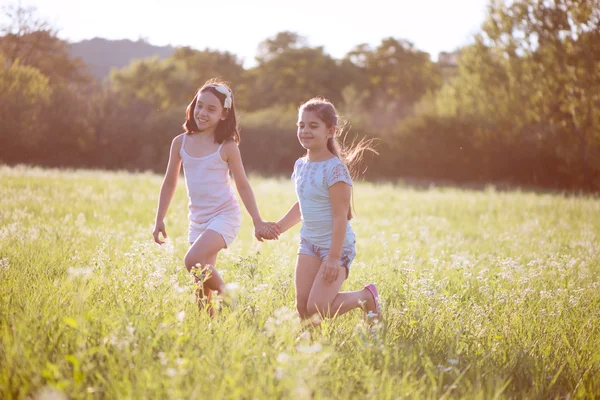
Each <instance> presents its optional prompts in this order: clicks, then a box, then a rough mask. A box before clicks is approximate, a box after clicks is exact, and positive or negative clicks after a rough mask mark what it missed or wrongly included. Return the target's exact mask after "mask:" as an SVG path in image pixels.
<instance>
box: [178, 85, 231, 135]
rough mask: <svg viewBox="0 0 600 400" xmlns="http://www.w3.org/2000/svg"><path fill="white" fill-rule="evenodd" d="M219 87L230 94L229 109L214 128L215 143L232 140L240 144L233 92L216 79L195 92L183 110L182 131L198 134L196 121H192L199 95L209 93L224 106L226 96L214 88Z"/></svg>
mask: <svg viewBox="0 0 600 400" xmlns="http://www.w3.org/2000/svg"><path fill="white" fill-rule="evenodd" d="M219 85H222V86H225V87H226V88H227V89H229V91H230V92H231V108H230V109H225V112H226V113H227V116H226V117H225V119H224V120H221V121H219V123H218V124H217V127H216V128H215V143H219V144H221V143H223V142H225V141H227V140H233V141H234V142H236V143H237V144H240V130H239V128H238V123H237V118H236V115H235V101H234V98H233V91H232V90H231V87H230V86H229V84H228V83H227V82H224V81H222V80H220V79H217V78H213V79H209V80H208V81H206V83H205V84H204V85H203V86H202V87H201V88H200V89H198V90H197V91H196V94H195V95H194V98H193V99H192V102H191V103H190V104H189V105H188V106H187V108H186V110H185V122H184V124H183V129H185V132H186V133H187V134H191V133H196V132H199V131H198V125H196V120H195V119H194V109H195V108H196V100H197V99H198V96H200V93H203V92H211V93H212V94H214V95H215V96H217V98H218V99H219V100H220V101H221V105H224V102H225V99H226V98H227V96H225V95H224V94H223V93H221V92H219V91H218V90H217V89H216V86H219Z"/></svg>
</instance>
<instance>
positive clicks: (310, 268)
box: [296, 254, 321, 319]
mask: <svg viewBox="0 0 600 400" xmlns="http://www.w3.org/2000/svg"><path fill="white" fill-rule="evenodd" d="M320 266H321V260H320V259H318V258H317V257H313V256H309V255H306V254H298V259H297V261H296V309H297V310H298V315H300V318H302V319H306V318H308V317H309V316H310V314H308V310H307V307H308V296H309V295H310V290H311V289H312V286H313V283H314V281H315V277H316V276H317V273H318V272H319V267H320Z"/></svg>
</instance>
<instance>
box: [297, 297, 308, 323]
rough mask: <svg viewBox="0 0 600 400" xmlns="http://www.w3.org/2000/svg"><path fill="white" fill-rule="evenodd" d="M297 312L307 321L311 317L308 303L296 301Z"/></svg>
mask: <svg viewBox="0 0 600 400" xmlns="http://www.w3.org/2000/svg"><path fill="white" fill-rule="evenodd" d="M296 310H297V311H298V315H299V316H300V318H302V319H306V318H308V317H310V315H309V314H308V307H307V302H306V301H298V300H296Z"/></svg>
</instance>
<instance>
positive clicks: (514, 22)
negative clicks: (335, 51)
mask: <svg viewBox="0 0 600 400" xmlns="http://www.w3.org/2000/svg"><path fill="white" fill-rule="evenodd" d="M4 12H5V15H6V17H7V18H6V20H7V21H8V22H7V23H5V24H4V25H3V26H2V27H1V29H2V32H1V34H2V36H1V37H0V121H1V124H0V143H2V145H1V146H0V162H3V163H8V164H15V163H29V164H39V165H45V166H59V167H86V168H106V169H130V170H153V171H163V170H164V168H165V166H166V161H167V156H168V148H169V143H170V141H171V140H172V138H173V137H174V136H175V135H177V134H179V133H180V132H181V131H182V129H181V124H182V123H183V120H184V116H185V107H186V105H187V104H188V103H189V102H190V101H191V99H192V97H193V95H194V92H195V90H196V89H197V88H198V87H199V86H200V85H202V83H203V82H204V81H206V80H207V79H209V78H211V77H215V76H220V77H222V78H224V79H226V80H228V81H230V82H231V84H232V87H233V90H234V96H235V101H236V107H237V108H238V109H239V110H240V124H241V128H242V132H241V136H242V143H241V146H240V149H241V151H242V155H243V158H244V162H245V165H246V167H247V169H249V170H251V171H257V172H260V173H269V174H288V173H289V171H290V169H291V166H292V165H293V162H294V160H295V159H296V158H297V157H298V156H300V155H301V154H302V153H303V151H302V148H301V147H300V146H299V144H298V143H297V140H296V138H295V120H296V109H297V107H298V105H299V104H301V103H302V102H304V101H306V100H307V99H309V98H311V97H314V96H323V97H326V98H328V99H330V100H331V101H333V102H334V104H336V106H337V107H338V109H339V110H340V111H341V113H342V115H343V116H345V117H346V118H347V119H348V121H349V130H348V134H347V138H346V139H347V140H348V141H350V142H351V141H352V140H353V139H355V138H357V137H362V136H364V135H368V136H370V137H375V138H377V139H378V151H379V155H378V156H369V157H368V158H367V166H368V169H367V171H366V177H367V178H368V179H392V180H393V179H400V178H416V179H421V180H426V181H430V180H435V181H438V180H442V181H451V182H456V183H487V182H493V183H497V182H502V183H507V184H511V185H526V186H538V187H547V188H560V189H568V190H598V189H599V188H600V3H598V2H597V1H596V0H577V1H575V0H555V1H553V2H546V1H541V0H515V1H501V0H490V3H489V4H488V12H487V16H486V20H485V22H484V23H483V24H482V26H481V30H480V32H478V33H477V34H476V35H475V36H474V39H473V43H472V44H470V45H467V46H465V47H463V48H460V49H457V50H456V51H455V52H453V53H445V54H441V55H440V57H439V59H438V60H437V61H435V62H434V61H432V59H431V57H430V55H429V54H427V53H426V52H424V51H421V50H419V49H418V48H416V47H415V46H414V45H413V44H412V43H410V42H409V41H406V40H402V39H398V38H391V37H390V38H384V39H382V40H381V42H380V43H379V44H378V45H376V46H370V45H367V44H360V45H357V46H356V47H355V48H354V49H352V50H351V51H350V52H348V54H346V55H345V56H344V57H343V58H341V59H336V58H333V57H331V56H330V55H329V54H327V53H326V52H325V50H324V48H323V47H318V46H316V47H315V46H311V45H310V44H309V43H308V42H307V41H306V39H305V38H303V37H302V36H300V35H299V34H297V33H294V32H280V33H278V34H277V35H275V36H274V37H271V38H267V39H265V40H264V41H263V42H262V43H260V44H259V46H258V52H257V56H256V65H255V66H253V67H252V68H244V66H243V64H242V61H241V59H240V58H239V57H237V56H236V55H234V54H231V53H229V52H226V51H215V50H210V49H206V50H196V49H192V48H189V47H181V48H178V49H177V50H176V51H175V52H174V53H173V54H172V55H171V56H170V57H167V58H165V59H159V58H149V59H140V60H134V61H133V62H132V63H131V64H130V65H128V66H127V67H124V68H120V69H114V70H113V71H112V72H111V74H110V76H109V77H108V78H107V79H106V80H105V81H104V82H98V81H97V80H96V79H94V78H93V77H92V76H91V74H90V72H89V69H88V67H87V66H86V65H85V64H84V63H83V62H82V61H81V60H80V59H76V58H72V57H70V56H69V53H68V43H66V42H64V41H62V40H61V39H59V38H58V37H57V35H56V31H55V29H54V28H52V27H50V26H49V25H48V24H47V23H46V22H44V21H42V20H39V19H37V18H36V16H35V10H34V9H27V8H23V7H21V6H20V5H19V6H12V7H9V8H5V10H4Z"/></svg>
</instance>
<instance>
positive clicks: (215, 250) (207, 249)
mask: <svg viewBox="0 0 600 400" xmlns="http://www.w3.org/2000/svg"><path fill="white" fill-rule="evenodd" d="M225 247H226V245H225V240H224V239H223V237H222V236H221V235H220V234H218V233H217V232H215V231H213V230H210V229H209V230H206V231H205V232H204V233H202V235H200V237H198V239H196V241H195V242H194V243H193V244H192V246H191V247H190V248H189V250H188V252H187V254H186V255H185V259H184V260H185V267H186V268H187V270H188V271H191V269H192V268H194V267H195V266H196V265H197V264H200V267H199V268H201V271H202V272H203V273H204V274H206V275H207V278H205V279H204V281H203V283H202V292H203V293H198V300H199V306H200V301H201V300H202V298H203V297H204V296H206V297H207V298H208V300H209V302H210V300H211V299H212V291H213V290H214V291H216V292H217V293H219V294H220V293H221V292H222V291H223V289H224V288H225V282H223V279H222V278H221V275H220V274H219V272H218V271H217V270H216V268H215V263H216V261H217V255H218V254H219V251H221V250H222V249H224V248H225ZM197 283H199V280H197ZM209 304H210V303H209ZM209 312H210V314H211V316H214V310H213V309H212V308H209Z"/></svg>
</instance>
